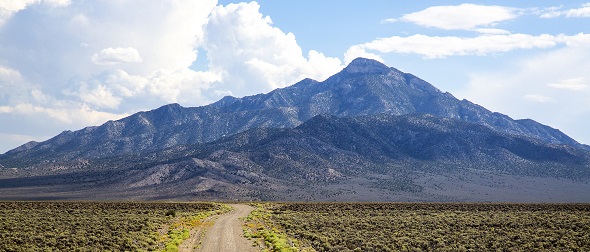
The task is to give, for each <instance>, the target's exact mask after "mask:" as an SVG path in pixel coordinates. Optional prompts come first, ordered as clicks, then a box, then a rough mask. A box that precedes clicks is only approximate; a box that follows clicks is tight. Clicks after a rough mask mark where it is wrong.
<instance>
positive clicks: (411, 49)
mask: <svg viewBox="0 0 590 252" xmlns="http://www.w3.org/2000/svg"><path fill="white" fill-rule="evenodd" d="M558 44H565V45H568V46H574V45H584V44H590V35H589V34H583V33H580V34H577V35H573V36H567V35H563V34H561V35H557V36H553V35H548V34H541V35H538V36H534V35H528V34H506V35H489V34H487V35H482V36H478V37H472V38H464V37H452V36H446V37H437V36H427V35H421V34H416V35H412V36H409V37H399V36H393V37H390V38H382V39H377V40H374V41H371V42H368V43H364V44H360V45H355V46H352V47H350V49H349V51H348V52H347V54H352V55H362V54H372V52H371V51H374V52H379V53H411V54H419V55H422V56H424V57H425V58H429V59H432V58H445V57H448V56H456V55H480V56H483V55H489V54H493V53H502V52H509V51H513V50H517V49H534V48H551V47H555V46H556V45H558ZM376 57H378V56H376Z"/></svg>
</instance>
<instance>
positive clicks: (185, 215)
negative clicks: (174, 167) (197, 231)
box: [0, 202, 227, 251]
mask: <svg viewBox="0 0 590 252" xmlns="http://www.w3.org/2000/svg"><path fill="white" fill-rule="evenodd" d="M226 210H227V208H226V207H225V206H224V205H222V204H217V203H155V202H0V251H177V250H178V245H179V244H180V242H182V240H184V239H187V238H188V234H189V230H190V229H191V228H194V227H195V226H196V225H199V223H200V222H201V220H203V219H204V218H206V217H207V216H210V215H212V214H221V213H223V212H224V211H226Z"/></svg>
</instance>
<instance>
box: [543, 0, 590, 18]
mask: <svg viewBox="0 0 590 252" xmlns="http://www.w3.org/2000/svg"><path fill="white" fill-rule="evenodd" d="M540 17H541V18H557V17H567V18H585V17H590V3H586V4H583V5H582V6H581V7H580V8H575V9H569V10H563V11H560V10H559V8H553V9H549V10H548V11H546V12H543V13H542V14H541V15H540Z"/></svg>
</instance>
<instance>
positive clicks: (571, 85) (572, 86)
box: [547, 77, 590, 91]
mask: <svg viewBox="0 0 590 252" xmlns="http://www.w3.org/2000/svg"><path fill="white" fill-rule="evenodd" d="M547 85H548V86H550V87H553V88H558V89H566V90H571V91H584V90H589V89H590V85H589V84H588V81H586V78H584V77H575V78H569V79H564V80H559V81H557V82H554V83H549V84H547Z"/></svg>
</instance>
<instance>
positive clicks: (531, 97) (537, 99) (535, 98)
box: [524, 94, 556, 103]
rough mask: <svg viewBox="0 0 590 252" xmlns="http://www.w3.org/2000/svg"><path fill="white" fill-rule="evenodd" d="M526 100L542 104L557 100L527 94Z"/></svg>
mask: <svg viewBox="0 0 590 252" xmlns="http://www.w3.org/2000/svg"><path fill="white" fill-rule="evenodd" d="M524 99H525V100H527V101H531V102H540V103H545V102H556V101H555V99H553V98H551V97H549V96H545V95H540V94H526V95H524Z"/></svg>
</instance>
